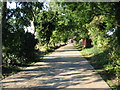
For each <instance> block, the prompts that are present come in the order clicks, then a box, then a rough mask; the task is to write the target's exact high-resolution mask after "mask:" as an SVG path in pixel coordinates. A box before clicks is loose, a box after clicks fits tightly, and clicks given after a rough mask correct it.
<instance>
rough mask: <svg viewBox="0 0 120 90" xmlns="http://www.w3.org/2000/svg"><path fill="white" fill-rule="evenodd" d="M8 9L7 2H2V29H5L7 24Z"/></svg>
mask: <svg viewBox="0 0 120 90" xmlns="http://www.w3.org/2000/svg"><path fill="white" fill-rule="evenodd" d="M6 11H7V2H2V30H4V29H5V25H6Z"/></svg>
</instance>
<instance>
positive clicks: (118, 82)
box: [75, 45, 120, 90]
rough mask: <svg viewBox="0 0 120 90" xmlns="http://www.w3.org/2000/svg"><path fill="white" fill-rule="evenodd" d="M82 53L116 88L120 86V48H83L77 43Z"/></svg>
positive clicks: (111, 85) (115, 89)
mask: <svg viewBox="0 0 120 90" xmlns="http://www.w3.org/2000/svg"><path fill="white" fill-rule="evenodd" d="M75 46H76V48H77V49H79V50H80V52H81V54H82V55H83V56H84V57H85V58H86V59H87V60H88V61H89V62H90V63H91V64H92V65H93V66H94V68H95V69H96V71H97V72H98V73H99V74H100V75H101V76H102V77H103V79H104V80H105V81H106V82H107V83H108V84H109V86H110V87H111V88H113V89H114V90H118V88H119V87H120V54H119V48H117V49H115V50H113V48H112V49H111V48H97V47H92V48H83V47H81V46H79V45H75Z"/></svg>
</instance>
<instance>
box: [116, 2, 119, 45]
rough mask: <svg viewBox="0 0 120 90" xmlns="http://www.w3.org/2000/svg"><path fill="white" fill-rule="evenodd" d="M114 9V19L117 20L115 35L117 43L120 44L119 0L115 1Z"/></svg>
mask: <svg viewBox="0 0 120 90" xmlns="http://www.w3.org/2000/svg"><path fill="white" fill-rule="evenodd" d="M115 9H116V21H117V30H116V36H117V40H118V43H119V45H120V2H116V3H115Z"/></svg>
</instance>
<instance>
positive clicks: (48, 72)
mask: <svg viewBox="0 0 120 90" xmlns="http://www.w3.org/2000/svg"><path fill="white" fill-rule="evenodd" d="M68 48H70V49H71V51H70V50H69V51H67V49H68ZM72 48H73V49H72ZM64 49H65V52H64ZM74 49H75V48H74V47H73V45H67V46H64V47H62V48H60V49H58V50H57V52H54V53H52V54H50V55H48V56H46V57H45V58H44V59H43V60H42V61H41V62H37V63H36V64H35V65H32V66H30V67H28V68H26V69H25V70H24V71H22V72H19V73H18V74H15V75H13V76H11V77H8V78H6V79H4V80H3V81H2V82H3V86H5V87H16V86H17V87H18V88H21V87H24V88H25V87H29V88H90V87H91V88H96V87H97V88H108V86H107V84H106V83H105V82H104V81H103V80H102V78H101V77H100V76H99V75H98V74H97V73H96V72H94V69H93V67H92V66H91V65H90V64H89V63H88V62H87V61H86V60H85V59H84V58H82V57H81V55H80V53H79V51H76V49H75V50H74ZM61 50H63V51H62V52H61ZM59 51H60V52H59Z"/></svg>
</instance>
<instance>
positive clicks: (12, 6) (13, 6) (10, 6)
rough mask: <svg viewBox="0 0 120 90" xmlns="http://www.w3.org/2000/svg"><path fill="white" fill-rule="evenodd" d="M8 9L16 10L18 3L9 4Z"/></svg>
mask: <svg viewBox="0 0 120 90" xmlns="http://www.w3.org/2000/svg"><path fill="white" fill-rule="evenodd" d="M7 8H11V9H15V8H16V3H15V2H11V3H10V2H7Z"/></svg>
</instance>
